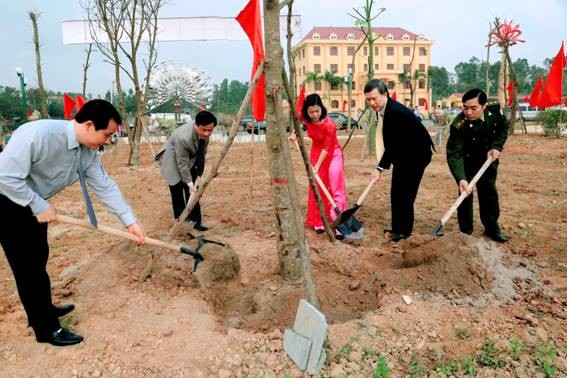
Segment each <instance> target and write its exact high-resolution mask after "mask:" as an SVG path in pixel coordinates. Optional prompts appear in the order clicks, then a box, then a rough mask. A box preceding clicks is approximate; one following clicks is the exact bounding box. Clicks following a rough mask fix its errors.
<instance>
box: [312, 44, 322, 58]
mask: <svg viewBox="0 0 567 378" xmlns="http://www.w3.org/2000/svg"><path fill="white" fill-rule="evenodd" d="M313 55H315V56H319V55H321V46H313Z"/></svg>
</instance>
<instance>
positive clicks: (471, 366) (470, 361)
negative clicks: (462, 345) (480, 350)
mask: <svg viewBox="0 0 567 378" xmlns="http://www.w3.org/2000/svg"><path fill="white" fill-rule="evenodd" d="M476 369H477V364H476V361H475V359H474V358H472V357H471V356H464V357H463V358H462V359H461V370H462V371H463V373H464V374H465V375H470V376H471V377H474V376H475V375H476Z"/></svg>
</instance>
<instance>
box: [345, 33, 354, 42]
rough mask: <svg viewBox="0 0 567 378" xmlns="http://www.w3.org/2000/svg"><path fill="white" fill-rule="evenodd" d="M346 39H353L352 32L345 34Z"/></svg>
mask: <svg viewBox="0 0 567 378" xmlns="http://www.w3.org/2000/svg"><path fill="white" fill-rule="evenodd" d="M346 39H348V40H349V41H354V34H352V33H348V35H347V36H346Z"/></svg>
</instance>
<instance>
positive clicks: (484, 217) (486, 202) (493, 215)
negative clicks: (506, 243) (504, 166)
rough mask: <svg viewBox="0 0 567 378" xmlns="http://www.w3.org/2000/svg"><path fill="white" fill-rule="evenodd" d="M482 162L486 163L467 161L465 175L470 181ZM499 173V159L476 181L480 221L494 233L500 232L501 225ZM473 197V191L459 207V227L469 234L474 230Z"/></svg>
mask: <svg viewBox="0 0 567 378" xmlns="http://www.w3.org/2000/svg"><path fill="white" fill-rule="evenodd" d="M482 164H484V161H479V162H476V163H471V162H465V175H466V176H467V181H468V182H470V181H471V180H472V178H473V177H474V175H475V174H476V173H477V172H478V170H479V169H480V168H481V167H482ZM497 173H498V161H495V162H494V163H492V164H491V165H490V166H489V167H488V169H487V170H486V172H484V174H483V175H482V176H481V177H480V179H479V180H478V182H477V183H476V192H477V195H478V207H479V209H480V221H481V222H482V224H483V226H484V230H485V231H486V232H487V233H492V234H494V233H498V232H500V227H499V226H498V217H499V216H500V205H499V203H498V192H497V190H496V176H497ZM459 195H460V193H459ZM473 199H474V196H473V193H471V194H470V195H469V196H468V197H467V198H465V200H464V201H463V202H462V203H461V205H460V206H459V208H458V209H457V219H458V220H459V229H460V230H461V232H464V233H467V234H472V232H473Z"/></svg>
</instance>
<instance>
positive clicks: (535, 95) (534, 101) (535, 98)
mask: <svg viewBox="0 0 567 378" xmlns="http://www.w3.org/2000/svg"><path fill="white" fill-rule="evenodd" d="M542 88H543V79H542V78H541V75H539V77H538V78H537V83H536V85H535V86H534V89H533V90H532V93H531V94H530V106H531V107H532V108H535V107H536V106H539V98H540V97H541V89H542Z"/></svg>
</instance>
